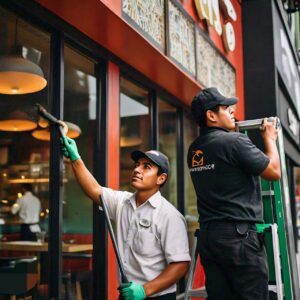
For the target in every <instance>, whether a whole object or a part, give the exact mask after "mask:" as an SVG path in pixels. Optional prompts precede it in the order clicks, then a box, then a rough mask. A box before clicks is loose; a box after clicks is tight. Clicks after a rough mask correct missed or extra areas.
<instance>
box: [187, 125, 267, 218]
mask: <svg viewBox="0 0 300 300" xmlns="http://www.w3.org/2000/svg"><path fill="white" fill-rule="evenodd" d="M201 133H202V134H201V135H200V136H199V137H198V138H196V140H195V141H194V142H193V143H192V144H191V146H190V148H189V151H188V157H187V162H188V167H189V170H190V174H191V177H192V181H193V184H194V188H195V190H196V194H197V207H198V212H199V222H200V224H201V223H204V222H208V221H213V220H229V221H233V220H239V221H249V222H262V220H263V216H262V203H261V199H260V196H259V194H258V193H259V186H258V184H259V183H258V177H257V175H259V174H261V173H262V172H263V171H264V169H265V168H266V167H267V166H268V164H269V158H268V157H267V156H266V155H265V154H264V153H263V152H262V151H261V150H259V149H258V148H257V147H256V146H255V145H254V144H253V143H252V142H251V141H250V139H249V138H248V137H247V136H246V135H245V134H242V133H239V132H229V131H228V130H226V129H223V128H219V127H209V128H205V130H204V131H203V132H201Z"/></svg>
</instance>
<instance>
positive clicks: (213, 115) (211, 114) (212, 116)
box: [206, 110, 217, 123]
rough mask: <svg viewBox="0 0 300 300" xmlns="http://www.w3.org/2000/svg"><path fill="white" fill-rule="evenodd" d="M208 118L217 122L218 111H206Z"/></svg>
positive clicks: (209, 120)
mask: <svg viewBox="0 0 300 300" xmlns="http://www.w3.org/2000/svg"><path fill="white" fill-rule="evenodd" d="M206 120H207V121H208V122H211V123H215V122H216V121H217V116H216V113H215V112H213V111H212V110H207V111H206Z"/></svg>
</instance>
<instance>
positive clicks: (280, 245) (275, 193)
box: [184, 119, 300, 300]
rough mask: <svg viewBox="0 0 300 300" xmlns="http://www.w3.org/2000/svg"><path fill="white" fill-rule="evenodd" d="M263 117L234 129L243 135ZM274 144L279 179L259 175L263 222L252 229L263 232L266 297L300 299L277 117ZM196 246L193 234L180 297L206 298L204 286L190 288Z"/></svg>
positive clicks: (289, 299)
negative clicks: (185, 282) (182, 293)
mask: <svg viewBox="0 0 300 300" xmlns="http://www.w3.org/2000/svg"><path fill="white" fill-rule="evenodd" d="M263 120H264V119H255V120H247V121H241V122H237V123H236V125H237V130H238V131H241V132H244V133H246V134H247V133H248V131H249V130H253V129H256V130H257V129H260V128H261V125H262V122H263ZM277 147H278V152H279V156H280V164H281V179H280V180H278V181H267V180H264V179H263V178H261V180H260V185H261V198H262V201H263V207H264V224H257V225H256V228H257V231H258V232H264V233H265V241H266V250H267V256H268V264H269V291H270V292H271V296H270V300H275V299H276V300H300V292H299V279H298V270H297V262H296V253H295V243H294V235H293V227H292V218H291V210H290V196H289V186H288V180H287V171H286V163H285V152H284V145H283V134H282V128H281V126H280V121H279V119H278V140H277ZM195 235H196V233H195ZM196 249H197V237H196V236H195V238H194V243H193V249H192V261H191V265H190V269H189V272H188V276H187V284H186V289H185V295H184V300H189V299H191V298H206V297H207V295H206V291H205V288H199V289H193V288H192V285H193V281H194V273H195V268H196V262H197V256H198V253H197V250H196Z"/></svg>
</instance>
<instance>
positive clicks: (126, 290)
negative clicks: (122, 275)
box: [118, 282, 146, 300]
mask: <svg viewBox="0 0 300 300" xmlns="http://www.w3.org/2000/svg"><path fill="white" fill-rule="evenodd" d="M118 289H119V291H120V294H121V296H122V298H123V299H125V300H142V299H145V298H146V294H145V290H144V288H143V286H142V285H140V284H136V283H134V282H130V284H128V283H125V284H121V285H120V287H119V288H118Z"/></svg>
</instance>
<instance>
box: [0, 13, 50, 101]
mask: <svg viewBox="0 0 300 300" xmlns="http://www.w3.org/2000/svg"><path fill="white" fill-rule="evenodd" d="M17 33H18V19H17V18H16V28H15V46H14V51H13V52H14V53H13V54H11V55H8V56H2V57H0V93H1V94H8V95H18V94H29V93H35V92H38V91H40V90H42V89H43V88H44V87H45V86H46V85H47V80H46V79H45V78H44V74H43V71H42V69H41V68H40V67H39V66H38V65H37V64H35V63H33V62H32V61H30V60H28V59H25V58H23V57H22V54H21V53H19V52H20V49H21V48H20V47H18V46H17ZM17 52H18V53H17Z"/></svg>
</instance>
